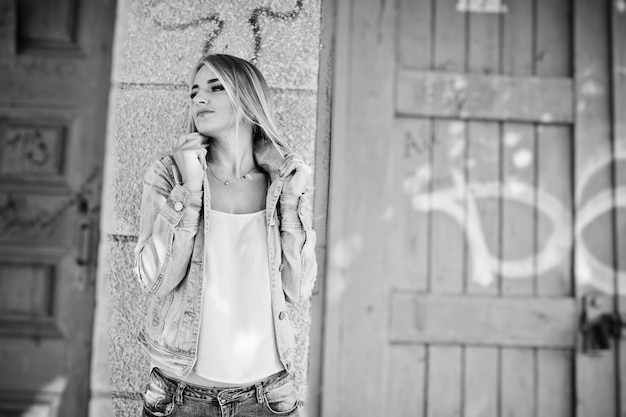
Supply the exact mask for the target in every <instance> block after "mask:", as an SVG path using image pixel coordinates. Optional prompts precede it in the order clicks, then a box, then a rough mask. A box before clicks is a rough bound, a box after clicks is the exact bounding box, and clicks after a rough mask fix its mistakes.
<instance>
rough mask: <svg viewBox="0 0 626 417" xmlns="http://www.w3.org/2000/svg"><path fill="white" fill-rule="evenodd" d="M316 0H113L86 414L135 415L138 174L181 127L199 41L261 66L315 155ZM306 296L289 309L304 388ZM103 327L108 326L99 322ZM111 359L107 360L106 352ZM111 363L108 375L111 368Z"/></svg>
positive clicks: (288, 124) (299, 139) (290, 127)
mask: <svg viewBox="0 0 626 417" xmlns="http://www.w3.org/2000/svg"><path fill="white" fill-rule="evenodd" d="M319 39H320V0H266V1H262V0H256V1H250V0H237V1H225V0H218V1H212V2H208V1H202V0H173V1H167V2H166V1H161V0H120V1H119V4H118V17H117V28H116V51H115V53H114V56H115V58H114V62H113V65H114V70H113V76H112V90H111V96H110V104H109V106H110V109H109V118H110V119H109V128H108V133H107V156H106V167H105V191H104V193H105V194H104V197H105V198H104V201H105V206H104V207H103V223H102V228H101V230H102V234H101V245H100V273H99V279H98V282H99V284H98V289H97V291H98V294H97V299H98V305H97V307H96V323H95V326H94V328H95V331H94V358H93V361H92V363H93V367H92V392H93V395H92V402H91V415H92V416H111V415H112V411H111V404H110V401H108V395H109V393H110V394H111V395H112V398H113V401H112V408H113V409H114V410H115V416H118V417H123V416H137V415H140V411H139V410H140V406H141V393H142V391H143V389H144V387H145V385H146V382H147V376H148V362H147V360H146V358H145V357H144V356H143V354H142V353H141V351H140V350H139V347H138V344H137V343H136V337H137V333H138V331H139V329H140V327H141V323H142V320H143V316H144V314H145V295H144V294H143V293H142V292H141V290H140V288H139V285H138V283H137V281H136V279H135V276H134V274H133V272H132V262H133V249H134V246H135V243H136V240H137V231H138V214H139V205H140V194H141V183H142V181H141V180H142V176H143V174H144V172H145V170H146V169H147V167H148V166H149V165H150V164H151V163H152V161H154V160H155V159H156V158H157V157H158V156H159V155H162V154H164V153H166V152H167V151H168V150H170V149H171V148H172V146H173V144H174V141H175V140H176V139H177V137H178V136H179V135H180V134H181V133H183V132H184V126H185V122H186V115H187V107H186V106H187V104H186V103H187V96H186V91H187V87H186V77H187V74H188V71H189V69H190V68H191V66H192V65H193V64H194V63H195V62H196V61H197V60H198V59H199V58H200V57H201V56H202V54H203V53H206V52H207V51H210V52H225V53H230V54H234V55H237V56H240V57H243V58H246V59H249V60H252V61H253V62H255V63H256V64H257V66H258V67H259V69H260V70H261V72H262V73H263V74H264V75H265V77H266V79H267V81H268V83H269V85H270V88H271V90H272V94H273V97H274V104H275V108H276V111H277V119H278V123H279V127H280V129H281V131H282V132H283V133H284V134H285V136H286V137H287V139H288V140H289V141H290V142H291V144H292V145H293V146H294V148H295V149H296V151H297V152H299V153H301V154H302V155H303V156H304V158H305V160H306V161H307V162H308V163H309V164H311V165H312V166H313V165H314V152H315V137H316V111H317V78H318V67H319V44H320V42H319ZM309 307H310V306H309V305H304V306H300V307H297V308H294V309H292V310H291V311H290V314H291V317H292V321H293V323H294V326H295V327H296V330H297V343H298V351H297V356H298V359H299V360H298V363H297V366H296V382H297V385H298V388H299V396H300V397H301V398H302V399H304V397H305V389H306V387H305V380H306V373H307V357H308V338H309V337H308V335H309V328H310V320H309V314H308V312H309ZM107 330H108V332H107ZM109 358H110V360H109ZM109 369H110V373H109Z"/></svg>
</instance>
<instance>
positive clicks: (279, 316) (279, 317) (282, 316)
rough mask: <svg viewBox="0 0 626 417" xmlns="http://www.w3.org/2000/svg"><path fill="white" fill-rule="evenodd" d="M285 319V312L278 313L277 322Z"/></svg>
mask: <svg viewBox="0 0 626 417" xmlns="http://www.w3.org/2000/svg"><path fill="white" fill-rule="evenodd" d="M284 318H285V312H284V311H281V312H280V313H278V320H282V319H284Z"/></svg>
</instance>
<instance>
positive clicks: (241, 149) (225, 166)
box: [208, 125, 255, 177]
mask: <svg viewBox="0 0 626 417" xmlns="http://www.w3.org/2000/svg"><path fill="white" fill-rule="evenodd" d="M209 141H210V142H209V153H208V162H209V164H211V165H213V167H216V168H217V169H219V171H220V173H222V175H227V176H232V177H235V176H240V175H241V173H242V172H247V171H249V170H250V169H251V168H252V167H254V165H255V162H254V153H253V138H252V129H251V128H250V127H249V126H246V125H240V126H239V129H237V130H235V129H232V132H229V133H228V134H225V135H220V136H219V137H211V138H209Z"/></svg>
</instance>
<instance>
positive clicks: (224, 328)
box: [194, 210, 284, 384]
mask: <svg viewBox="0 0 626 417" xmlns="http://www.w3.org/2000/svg"><path fill="white" fill-rule="evenodd" d="M211 216H212V221H211V222H210V226H209V228H210V230H209V232H210V236H211V239H209V240H208V241H207V242H205V250H206V258H205V259H206V265H205V274H204V280H205V282H204V294H203V306H202V320H201V322H200V340H199V346H198V360H197V362H196V365H195V368H194V372H195V373H196V374H197V375H198V376H200V377H202V378H206V379H209V380H212V381H219V382H224V383H237V384H239V383H241V384H245V383H246V382H250V381H255V380H259V379H261V378H264V377H267V376H269V375H272V374H274V373H276V372H279V371H281V370H283V369H284V367H283V365H282V363H281V362H280V359H279V357H278V349H277V347H276V339H275V336H274V322H273V320H272V301H271V293H270V270H269V260H268V249H267V236H266V235H267V226H266V224H265V210H262V211H258V212H256V213H249V214H230V213H224V212H220V211H215V210H211Z"/></svg>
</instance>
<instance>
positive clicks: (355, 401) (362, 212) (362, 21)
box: [323, 0, 397, 416]
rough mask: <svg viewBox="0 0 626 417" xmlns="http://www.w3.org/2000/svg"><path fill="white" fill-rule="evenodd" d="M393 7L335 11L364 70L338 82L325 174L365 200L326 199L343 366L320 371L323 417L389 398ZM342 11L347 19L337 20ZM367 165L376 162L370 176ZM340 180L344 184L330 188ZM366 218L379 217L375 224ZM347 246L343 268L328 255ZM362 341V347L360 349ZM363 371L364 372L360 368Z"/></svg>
mask: <svg viewBox="0 0 626 417" xmlns="http://www.w3.org/2000/svg"><path fill="white" fill-rule="evenodd" d="M394 6H395V5H394V4H390V3H389V2H386V1H383V0H368V1H362V2H354V3H352V4H350V5H349V6H348V8H347V10H344V9H343V6H342V5H339V7H340V13H342V14H341V15H339V16H338V22H337V24H338V25H339V26H341V25H344V24H346V20H343V19H344V18H347V22H350V23H349V27H350V32H349V34H348V35H349V39H350V42H349V43H348V44H347V45H344V46H347V50H348V51H349V53H348V55H349V56H350V57H352V61H351V62H350V64H349V66H350V67H354V66H356V67H358V68H364V69H366V70H363V71H356V72H353V73H352V74H351V77H349V81H347V80H345V79H344V80H343V82H346V81H347V83H348V85H349V87H350V89H349V93H350V95H349V97H345V99H346V100H347V102H346V104H347V107H346V108H347V109H348V110H347V114H342V115H341V116H340V117H342V118H343V117H347V125H346V127H347V129H348V131H349V132H350V135H349V136H348V139H346V140H345V142H344V143H345V144H344V145H343V146H339V147H337V149H335V147H333V148H332V153H333V155H334V156H335V157H337V159H336V161H342V162H341V164H342V165H343V166H337V165H336V164H335V165H333V167H332V168H337V169H336V170H334V171H332V172H333V178H332V179H331V189H333V190H346V189H347V188H346V187H348V186H349V184H350V183H351V184H352V186H353V187H354V184H355V183H354V181H355V179H358V184H361V185H365V184H366V185H367V190H366V191H367V192H357V193H351V194H353V196H354V197H356V198H345V191H342V192H341V194H343V197H339V198H337V197H338V196H337V195H332V197H333V201H332V202H331V210H332V212H333V213H334V215H335V216H336V217H334V218H332V217H329V221H330V220H332V223H329V244H330V247H331V249H330V254H329V255H330V256H329V258H330V259H329V263H330V265H331V266H330V268H329V269H330V270H329V280H336V281H341V284H343V289H342V290H341V289H340V290H341V291H340V292H339V294H335V295H334V297H335V298H334V299H332V300H331V302H332V303H336V304H335V306H333V307H331V308H332V311H333V312H334V313H336V314H339V321H340V323H341V327H340V329H338V330H339V332H338V333H335V332H334V331H333V334H331V335H330V337H333V338H335V337H338V338H339V340H338V341H337V342H338V345H336V346H337V347H338V349H339V352H336V353H334V354H333V353H331V355H333V356H336V357H339V358H340V359H341V358H344V360H338V361H336V362H335V365H336V368H333V369H328V368H326V370H328V371H329V372H330V374H331V375H330V376H329V378H331V379H330V380H328V379H325V381H324V392H325V393H327V392H328V391H330V390H333V391H336V395H333V394H330V396H331V398H329V399H330V400H332V401H333V402H334V404H333V405H332V408H331V409H330V410H328V414H325V415H329V416H332V415H345V413H346V410H350V411H349V413H350V414H349V415H355V416H357V415H367V414H373V415H383V414H384V409H385V405H386V404H385V402H382V401H378V402H375V403H371V402H367V401H363V398H380V397H381V396H382V397H383V398H387V395H388V393H387V392H386V390H385V388H386V387H387V386H388V384H387V379H388V378H389V377H390V376H389V369H388V363H387V360H388V358H389V356H388V352H387V349H388V345H387V337H386V335H387V333H388V331H387V320H386V311H387V302H388V298H387V297H385V296H384V294H387V293H388V291H389V285H390V282H389V281H388V280H387V279H386V277H387V276H388V275H389V272H388V271H387V270H386V269H385V264H386V250H387V249H386V248H385V247H384V243H385V239H384V238H382V237H384V235H385V234H386V233H388V230H389V226H388V224H387V223H386V222H384V221H382V219H381V217H380V214H381V213H384V209H385V207H386V206H387V205H388V202H389V201H391V200H392V196H391V193H392V192H393V190H394V189H395V187H394V186H395V185H396V184H394V183H393V178H392V176H390V175H384V174H382V173H389V172H393V169H392V166H393V165H394V164H395V163H396V161H395V160H394V159H393V158H392V157H393V153H392V150H391V147H390V146H389V144H388V142H387V140H384V139H383V138H388V136H389V134H390V129H389V127H390V126H391V125H392V121H393V118H394V111H393V91H394V88H393V86H394V82H395V79H394V77H393V76H390V74H391V75H393V74H395V71H396V68H395V64H396V61H395V47H394V43H395V32H394V28H395V27H396V22H397V19H396V10H395V7H394ZM344 11H345V12H347V15H343V13H344ZM372 16H375V17H376V18H375V19H372ZM338 53H340V52H339V49H338ZM372 80H376V82H372ZM334 117H335V116H334V115H333V118H334ZM335 133H336V132H335V131H334V130H333V137H337V136H336V135H335ZM372 138H379V139H381V140H378V141H373V140H371V139H372ZM364 140H366V141H367V142H366V146H364ZM335 150H337V151H338V153H335ZM372 161H377V162H376V169H373V165H372ZM339 178H343V181H345V182H341V181H340V182H338V183H335V182H334V181H335V179H337V180H338V179H339ZM353 189H354V188H353ZM359 191H362V190H359ZM371 210H374V211H375V212H376V213H379V214H378V215H377V216H376V218H375V220H373V218H372V215H371V213H372V211H371ZM335 227H336V229H334V228H335ZM346 244H347V245H348V247H349V248H350V250H351V252H352V257H351V259H352V260H351V261H348V262H346V258H345V256H343V254H342V253H340V252H339V253H338V252H337V251H334V250H333V249H332V248H337V247H339V248H341V247H342V246H343V247H346ZM348 298H349V302H348V301H347V299H348ZM333 330H337V329H336V328H335V329H333ZM364 340H367V341H368V342H367V343H365V344H364V343H363V341H364ZM345 358H350V360H345ZM364 363H367V366H363V364H364ZM353 381H360V382H359V385H360V389H359V390H358V391H355V390H354V389H350V387H351V386H352V385H353ZM326 382H328V384H326ZM381 387H382V391H383V392H381ZM323 412H324V413H326V412H327V410H326V409H324V410H323Z"/></svg>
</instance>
